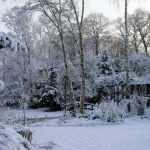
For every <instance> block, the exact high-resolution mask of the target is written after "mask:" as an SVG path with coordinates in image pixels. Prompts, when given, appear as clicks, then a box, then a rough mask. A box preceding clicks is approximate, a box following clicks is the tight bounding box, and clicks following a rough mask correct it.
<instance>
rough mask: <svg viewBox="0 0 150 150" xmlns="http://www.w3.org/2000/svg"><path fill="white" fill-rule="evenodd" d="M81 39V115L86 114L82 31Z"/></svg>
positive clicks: (80, 33) (80, 32)
mask: <svg viewBox="0 0 150 150" xmlns="http://www.w3.org/2000/svg"><path fill="white" fill-rule="evenodd" d="M79 39H80V61H81V62H80V66H81V96H80V113H81V114H83V113H84V101H85V68H84V49H83V37H82V31H81V29H80V31H79Z"/></svg>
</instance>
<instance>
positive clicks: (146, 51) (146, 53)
mask: <svg viewBox="0 0 150 150" xmlns="http://www.w3.org/2000/svg"><path fill="white" fill-rule="evenodd" d="M139 32H140V36H141V39H142V42H143V45H144V49H145V55H146V56H148V48H147V44H146V41H145V38H144V35H143V34H142V31H141V29H139Z"/></svg>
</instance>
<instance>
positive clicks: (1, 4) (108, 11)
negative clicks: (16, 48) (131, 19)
mask: <svg viewBox="0 0 150 150" xmlns="http://www.w3.org/2000/svg"><path fill="white" fill-rule="evenodd" d="M21 1H22V0H7V1H4V0H0V17H1V16H2V14H3V13H5V12H6V11H7V10H8V9H10V8H11V7H13V6H16V5H21ZM113 1H117V0H85V5H86V7H85V13H86V15H87V14H89V13H91V12H99V13H103V14H104V15H105V16H107V17H109V18H110V19H115V18H117V17H121V16H122V15H123V12H124V9H123V3H122V4H120V5H119V6H117V4H115V3H114V2H113ZM120 1H122V2H124V0H120ZM129 1H130V2H129V13H132V12H133V11H134V10H135V9H136V8H139V7H140V8H143V9H146V10H150V0H129ZM4 29H5V30H6V28H5V27H4V25H3V24H2V23H0V31H2V30H4Z"/></svg>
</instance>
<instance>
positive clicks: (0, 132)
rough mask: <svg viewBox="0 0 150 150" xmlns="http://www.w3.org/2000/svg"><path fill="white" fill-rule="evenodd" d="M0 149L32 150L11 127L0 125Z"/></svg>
mask: <svg viewBox="0 0 150 150" xmlns="http://www.w3.org/2000/svg"><path fill="white" fill-rule="evenodd" d="M0 150H33V148H32V146H31V145H30V144H29V142H27V141H26V140H25V139H23V137H21V135H19V134H18V133H16V131H14V130H13V129H12V128H10V127H6V126H4V125H0Z"/></svg>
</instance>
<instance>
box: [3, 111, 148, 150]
mask: <svg viewBox="0 0 150 150" xmlns="http://www.w3.org/2000/svg"><path fill="white" fill-rule="evenodd" d="M5 110H6V109H5ZM4 112H5V116H9V118H10V116H11V117H12V116H13V117H14V116H16V117H15V118H16V120H18V119H21V116H22V111H21V110H15V109H13V110H7V111H4V110H3V113H4ZM147 114H148V113H147ZM2 116H3V115H2V113H1V117H0V118H1V120H3V119H2V118H4V116H3V117H2ZM18 116H19V118H18ZM148 116H149V114H148ZM27 118H28V119H29V122H30V123H29V126H30V128H31V130H32V131H33V141H32V144H33V146H36V147H39V148H40V150H149V149H150V119H149V118H148V117H147V118H143V119H141V118H140V117H137V116H135V117H130V118H127V119H126V120H125V121H124V122H120V123H114V124H108V123H105V122H103V121H100V120H88V119H83V118H82V119H70V120H66V121H64V120H63V119H62V112H57V113H56V112H53V113H49V112H44V111H43V110H28V111H27ZM5 119H6V120H8V118H7V117H5ZM32 119H33V120H32ZM31 120H32V121H33V122H31ZM35 120H36V121H35ZM3 122H5V121H4V120H3ZM18 123H19V122H18Z"/></svg>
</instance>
